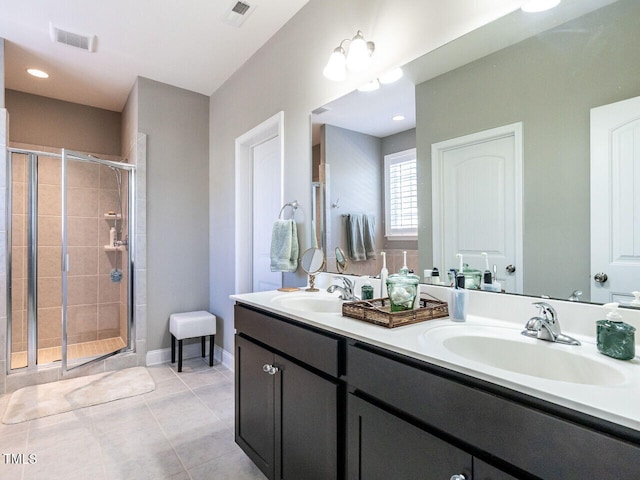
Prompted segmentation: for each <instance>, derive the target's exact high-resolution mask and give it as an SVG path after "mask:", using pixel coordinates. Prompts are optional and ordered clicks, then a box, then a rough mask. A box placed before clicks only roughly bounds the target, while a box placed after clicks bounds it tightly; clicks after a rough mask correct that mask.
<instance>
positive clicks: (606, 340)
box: [596, 302, 636, 360]
mask: <svg viewBox="0 0 640 480" xmlns="http://www.w3.org/2000/svg"><path fill="white" fill-rule="evenodd" d="M604 308H608V309H610V310H611V311H610V312H609V313H608V314H607V319H606V320H598V321H597V322H596V325H597V327H596V328H597V330H598V332H597V335H598V338H597V342H598V351H599V352H600V353H603V354H605V355H607V356H609V357H612V358H617V359H618V360H631V359H632V358H633V357H634V356H635V355H636V343H635V335H634V332H635V331H636V329H635V328H634V327H632V326H631V325H629V324H627V323H624V322H623V321H622V316H621V315H620V314H619V313H618V304H617V303H615V302H614V303H607V304H605V305H604Z"/></svg>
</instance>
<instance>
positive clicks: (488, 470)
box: [473, 458, 517, 480]
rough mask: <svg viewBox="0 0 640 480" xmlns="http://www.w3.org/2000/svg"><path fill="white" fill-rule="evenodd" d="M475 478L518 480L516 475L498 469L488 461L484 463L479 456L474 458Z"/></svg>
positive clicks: (477, 479) (474, 479)
mask: <svg viewBox="0 0 640 480" xmlns="http://www.w3.org/2000/svg"><path fill="white" fill-rule="evenodd" d="M473 480H517V479H516V477H513V476H511V475H509V474H508V473H505V472H503V471H502V470H499V469H497V468H496V467H493V466H491V465H489V464H488V463H484V462H483V461H482V460H478V459H477V458H474V459H473Z"/></svg>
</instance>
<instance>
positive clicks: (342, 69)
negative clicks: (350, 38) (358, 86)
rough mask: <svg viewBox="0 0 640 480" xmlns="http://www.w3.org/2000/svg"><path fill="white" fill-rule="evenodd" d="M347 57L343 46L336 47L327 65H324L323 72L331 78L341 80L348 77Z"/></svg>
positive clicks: (336, 80)
mask: <svg viewBox="0 0 640 480" xmlns="http://www.w3.org/2000/svg"><path fill="white" fill-rule="evenodd" d="M346 61H347V60H346V58H345V56H344V50H343V48H342V47H336V48H335V49H334V50H333V53H331V56H330V57H329V61H328V62H327V65H326V66H325V67H324V70H323V71H322V74H323V75H324V76H325V77H327V78H328V79H329V80H333V81H334V82H341V81H343V80H344V79H345V78H347V69H346Z"/></svg>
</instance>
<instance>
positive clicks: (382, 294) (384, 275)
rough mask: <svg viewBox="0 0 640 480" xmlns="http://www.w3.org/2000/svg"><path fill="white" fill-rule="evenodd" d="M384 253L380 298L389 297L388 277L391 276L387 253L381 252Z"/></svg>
mask: <svg viewBox="0 0 640 480" xmlns="http://www.w3.org/2000/svg"><path fill="white" fill-rule="evenodd" d="M380 255H382V270H380V298H386V297H387V277H388V276H389V270H387V254H386V253H385V252H380Z"/></svg>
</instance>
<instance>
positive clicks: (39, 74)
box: [27, 68, 49, 78]
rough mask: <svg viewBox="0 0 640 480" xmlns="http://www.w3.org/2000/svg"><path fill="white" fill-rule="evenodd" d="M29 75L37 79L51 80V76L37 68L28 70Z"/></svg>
mask: <svg viewBox="0 0 640 480" xmlns="http://www.w3.org/2000/svg"><path fill="white" fill-rule="evenodd" d="M27 73H28V74H29V75H33V76H34V77H37V78H49V74H48V73H47V72H44V71H42V70H38V69H37V68H27Z"/></svg>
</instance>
